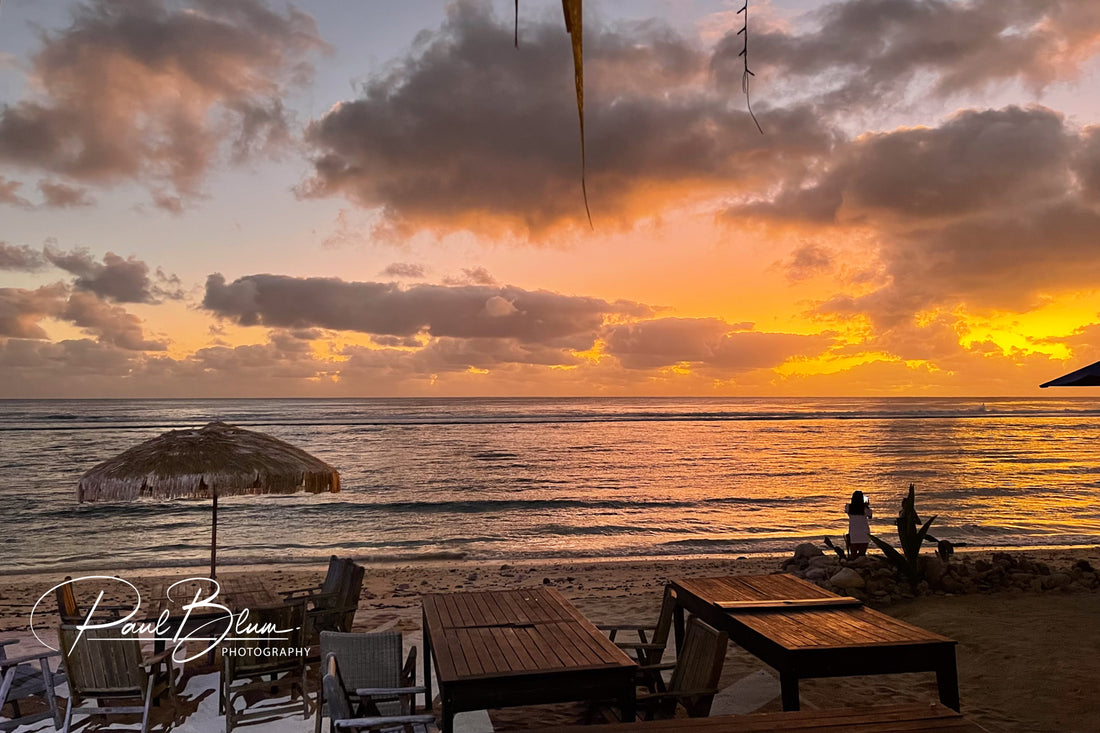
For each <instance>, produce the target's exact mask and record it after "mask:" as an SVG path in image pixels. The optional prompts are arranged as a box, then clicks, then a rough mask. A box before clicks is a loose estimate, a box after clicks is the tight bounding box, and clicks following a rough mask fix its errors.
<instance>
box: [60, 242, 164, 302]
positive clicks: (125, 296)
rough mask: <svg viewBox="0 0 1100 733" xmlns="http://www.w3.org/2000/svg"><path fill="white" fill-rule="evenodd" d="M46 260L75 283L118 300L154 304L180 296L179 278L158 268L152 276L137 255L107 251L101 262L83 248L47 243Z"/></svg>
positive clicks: (97, 293) (102, 295) (80, 287)
mask: <svg viewBox="0 0 1100 733" xmlns="http://www.w3.org/2000/svg"><path fill="white" fill-rule="evenodd" d="M45 256H46V259H48V260H49V261H50V263H51V264H53V265H54V266H55V267H59V268H61V269H62V270H65V271H66V272H68V273H70V274H72V275H75V276H76V280H75V281H74V283H73V284H74V286H75V287H76V288H77V289H78V290H86V291H89V292H92V293H95V294H96V295H98V296H100V297H102V298H106V299H109V300H114V301H117V302H119V303H156V302H159V299H160V298H170V299H176V300H178V299H180V298H182V297H183V291H182V286H181V283H180V279H179V277H177V276H176V275H168V274H165V273H164V271H163V270H161V269H160V268H157V270H156V271H155V273H154V274H153V276H152V277H150V275H149V265H147V264H146V263H145V262H143V261H142V260H139V259H137V258H136V257H133V256H130V257H128V258H125V259H123V258H122V257H120V256H118V255H116V254H114V253H113V252H108V253H107V254H105V255H104V256H103V261H102V262H97V261H96V259H95V256H94V255H92V253H91V252H89V251H88V250H86V249H75V250H71V251H63V250H60V249H57V248H56V247H49V246H47V247H46V249H45Z"/></svg>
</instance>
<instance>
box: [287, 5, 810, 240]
mask: <svg viewBox="0 0 1100 733" xmlns="http://www.w3.org/2000/svg"><path fill="white" fill-rule="evenodd" d="M585 73H586V80H587V81H586V89H585V129H586V135H587V149H588V169H587V171H588V178H587V182H588V193H589V199H590V201H591V203H592V210H593V212H594V213H595V216H596V218H597V219H601V218H602V219H603V220H604V221H607V220H611V219H614V220H620V219H631V218H632V217H634V216H636V215H637V216H645V215H652V214H653V213H654V208H653V207H654V203H655V202H659V203H662V204H663V203H664V202H665V194H664V188H665V187H669V188H672V187H677V186H681V187H683V186H687V187H689V188H691V189H692V190H706V189H708V188H710V189H715V188H721V189H722V190H724V191H729V190H731V189H736V188H737V187H739V186H747V185H750V184H754V183H758V182H760V181H762V180H765V179H766V178H767V176H768V174H769V173H773V172H774V171H775V170H776V169H783V170H785V169H786V168H788V167H791V166H793V167H800V166H801V165H802V163H801V159H802V158H803V157H805V156H807V155H813V154H817V153H820V152H822V151H824V150H825V149H827V147H828V144H829V142H830V140H831V138H832V134H831V132H830V131H829V130H828V129H827V128H826V127H824V126H823V125H822V123H821V121H820V119H819V117H818V115H817V114H816V113H815V112H814V111H813V110H812V109H811V108H809V107H800V108H795V109H788V110H778V109H776V110H771V111H769V112H766V113H764V116H765V117H766V119H765V120H764V121H765V126H766V127H767V129H768V135H766V136H762V135H760V134H759V133H758V132H757V131H756V128H755V126H754V125H753V123H752V121H751V120H750V119H749V117H748V115H747V113H746V112H745V111H744V109H743V108H742V107H741V106H740V105H734V104H731V102H730V98H729V95H728V93H725V92H721V93H719V92H716V91H714V90H712V89H711V90H708V88H707V86H706V74H707V69H706V54H705V52H704V51H703V50H702V49H701V48H700V47H699V46H698V45H696V43H695V42H694V41H690V40H687V39H685V38H682V37H679V36H677V35H675V34H674V33H672V32H671V31H669V30H668V29H667V28H662V27H660V26H658V25H654V24H645V25H633V26H623V27H618V28H614V29H611V28H603V27H600V26H599V25H593V26H589V27H586V28H585ZM306 139H307V142H308V143H309V144H310V145H312V147H313V150H314V152H315V155H314V168H315V170H314V175H313V176H312V178H310V179H309V180H308V181H307V182H306V183H305V184H304V185H303V186H302V189H301V191H302V194H303V195H306V196H343V197H346V198H348V199H350V200H351V201H353V202H356V203H358V204H360V205H362V206H364V207H369V208H380V209H381V210H382V211H383V213H384V216H385V218H386V220H387V222H388V223H389V224H390V225H392V227H394V228H395V229H396V230H397V231H401V230H403V229H409V228H413V229H416V228H425V227H435V226H439V227H444V228H450V229H462V228H474V229H478V228H480V229H485V230H499V229H502V228H503V229H507V230H512V231H516V232H518V233H520V234H524V233H528V234H535V235H537V234H540V233H543V232H545V231H546V230H548V229H551V228H553V227H556V226H559V225H563V224H565V225H567V224H577V223H581V222H584V221H585V214H584V207H583V206H582V205H581V199H580V176H579V174H580V171H579V150H578V136H577V119H576V108H575V99H574V89H573V77H572V73H571V55H570V49H569V43H568V36H567V35H566V34H564V33H563V32H562V29H561V22H560V20H555V21H554V22H551V23H546V24H542V23H536V24H531V25H530V26H529V27H527V28H526V29H525V32H524V43H523V44H522V47H521V48H520V49H519V51H518V52H517V51H516V50H515V49H513V48H512V30H511V27H510V24H509V23H507V22H505V21H501V20H499V19H496V18H494V17H493V16H492V15H491V12H490V11H489V10H488V9H487V6H485V5H482V4H473V3H456V4H454V5H452V6H450V12H449V16H448V19H447V21H446V22H445V24H444V25H443V27H442V28H440V29H439V30H438V31H435V32H424V33H422V34H421V35H420V37H419V38H418V41H417V44H416V46H415V49H414V51H413V52H412V53H411V54H410V55H409V56H408V57H406V58H405V59H403V60H401V62H400V63H398V64H396V65H395V66H394V67H393V68H392V69H391V70H390V71H389V72H388V73H386V74H384V75H380V76H377V77H375V78H373V79H371V80H370V81H368V82H367V83H366V84H365V85H364V86H363V89H362V93H361V96H360V97H359V98H358V99H355V100H351V101H346V102H342V103H339V104H337V105H336V106H334V107H333V108H332V110H331V111H330V112H328V113H327V114H326V115H325V116H324V117H322V118H321V119H319V120H316V121H314V122H313V123H311V124H310V126H309V127H308V129H307V133H306ZM682 193H683V192H682V190H681V191H680V193H678V194H676V195H675V196H674V198H677V199H678V198H679V197H680V196H681V195H682Z"/></svg>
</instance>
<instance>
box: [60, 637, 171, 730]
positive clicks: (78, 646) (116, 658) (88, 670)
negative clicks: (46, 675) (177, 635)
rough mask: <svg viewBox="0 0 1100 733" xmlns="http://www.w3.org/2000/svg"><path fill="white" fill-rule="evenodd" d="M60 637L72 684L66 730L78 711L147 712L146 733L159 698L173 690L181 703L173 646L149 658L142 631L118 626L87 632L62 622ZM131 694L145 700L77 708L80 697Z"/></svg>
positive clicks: (117, 697)
mask: <svg viewBox="0 0 1100 733" xmlns="http://www.w3.org/2000/svg"><path fill="white" fill-rule="evenodd" d="M58 639H59V641H60V644H61V656H62V659H63V660H64V665H65V675H66V677H68V684H69V702H68V704H67V706H66V708H65V720H64V723H63V724H62V728H61V730H62V732H63V733H69V729H70V728H71V726H72V720H73V715H75V714H80V715H89V716H92V715H132V714H141V731H142V733H146V731H148V730H149V708H150V706H151V705H152V702H153V700H155V699H157V698H159V697H160V696H161V695H162V694H164V693H165V692H167V693H168V694H169V695H170V697H171V699H172V703H173V705H174V704H175V695H176V674H175V670H173V668H172V652H171V650H167V651H164V652H162V653H160V654H158V655H156V656H154V657H150V658H145V657H143V656H142V654H141V645H140V643H139V642H138V639H137V637H136V636H135V637H129V638H119V636H118V632H117V631H116V630H115V629H95V628H92V629H84V630H83V631H81V630H80V629H79V628H78V627H76V626H74V625H72V624H62V625H61V629H60V631H59V633H58ZM126 698H134V699H136V700H140V701H141V705H140V706H139V705H136V704H135V705H123V706H113V705H112V706H108V707H100V706H99V705H98V704H97V705H93V706H83V705H82V706H80V707H76V704H77V702H83V701H84V700H89V699H91V700H93V701H94V702H96V703H100V702H102V701H105V700H110V701H112V702H114V701H116V700H123V699H126Z"/></svg>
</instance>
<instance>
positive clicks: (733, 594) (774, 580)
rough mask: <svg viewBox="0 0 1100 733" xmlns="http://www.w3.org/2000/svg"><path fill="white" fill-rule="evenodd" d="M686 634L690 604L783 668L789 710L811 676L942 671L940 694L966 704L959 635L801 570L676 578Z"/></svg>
mask: <svg viewBox="0 0 1100 733" xmlns="http://www.w3.org/2000/svg"><path fill="white" fill-rule="evenodd" d="M671 585H672V587H673V589H674V591H675V593H676V597H677V604H678V605H677V614H676V630H677V639H680V638H681V633H682V632H681V629H682V628H683V626H682V624H683V612H684V610H685V609H686V610H688V611H690V612H691V613H694V614H695V615H697V616H699V617H700V618H702V619H703V620H704V621H706V622H707V623H709V624H710V625H712V626H714V627H715V628H718V629H722V630H724V631H727V632H728V633H729V634H730V639H731V640H732V641H734V642H735V643H737V644H738V645H739V646H741V647H743V648H744V649H746V650H747V651H749V652H750V653H752V654H754V655H756V656H757V657H759V658H760V659H762V660H763V661H764V662H766V663H767V664H769V665H770V666H772V667H774V668H775V669H777V670H778V671H779V672H780V682H781V685H782V688H783V707H784V709H785V710H797V709H798V681H799V679H805V678H809V677H838V676H848V675H860V674H888V673H894V672H921V671H934V672H935V673H936V679H937V683H938V685H939V693H940V701H941V702H942V703H943V704H944V705H947V706H948V707H951V708H954V709H956V710H957V709H958V707H959V699H958V694H959V693H958V677H957V671H956V667H955V642H954V641H953V640H951V639H949V638H947V637H945V636H941V635H940V634H935V633H932V632H930V631H926V630H925V629H922V628H919V627H917V626H913V625H912V624H907V623H905V622H904V621H900V620H898V619H895V618H892V617H891V616H887V615H886V614H884V613H880V612H878V611H875V610H873V609H870V608H867V607H865V606H863V605H862V604H860V603H859V602H858V601H856V600H855V599H845V598H842V597H841V596H837V595H836V594H834V593H830V592H828V591H826V590H824V589H823V588H819V587H818V586H816V585H814V584H813V583H810V582H808V581H805V580H802V579H801V578H796V577H795V576H793V575H786V574H783V575H745V576H729V577H721V578H690V579H683V580H674V581H672V583H671Z"/></svg>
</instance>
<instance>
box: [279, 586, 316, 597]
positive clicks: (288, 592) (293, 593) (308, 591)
mask: <svg viewBox="0 0 1100 733" xmlns="http://www.w3.org/2000/svg"><path fill="white" fill-rule="evenodd" d="M321 588H322V586H320V585H311V586H310V587H308V588H295V589H294V590H281V591H279V595H281V596H284V597H285V598H287V599H288V600H289V598H290V596H296V595H300V594H302V593H305V594H306V595H307V596H312V595H314V594H316V593H320V592H321Z"/></svg>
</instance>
